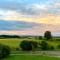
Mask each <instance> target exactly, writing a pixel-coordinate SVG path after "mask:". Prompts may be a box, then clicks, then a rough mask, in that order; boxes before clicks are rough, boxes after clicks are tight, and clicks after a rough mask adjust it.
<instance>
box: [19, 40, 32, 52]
mask: <svg viewBox="0 0 60 60" xmlns="http://www.w3.org/2000/svg"><path fill="white" fill-rule="evenodd" d="M20 47H21V49H22V50H25V51H30V50H32V44H31V43H30V42H29V41H22V42H21V44H20Z"/></svg>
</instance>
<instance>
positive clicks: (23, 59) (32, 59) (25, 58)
mask: <svg viewBox="0 0 60 60" xmlns="http://www.w3.org/2000/svg"><path fill="white" fill-rule="evenodd" d="M3 60H60V58H55V57H47V56H38V55H33V56H32V55H20V56H10V57H8V58H5V59H3Z"/></svg>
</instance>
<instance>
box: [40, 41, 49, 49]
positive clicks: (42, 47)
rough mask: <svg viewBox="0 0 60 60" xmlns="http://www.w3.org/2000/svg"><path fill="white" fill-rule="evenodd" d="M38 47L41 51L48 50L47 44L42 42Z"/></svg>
mask: <svg viewBox="0 0 60 60" xmlns="http://www.w3.org/2000/svg"><path fill="white" fill-rule="evenodd" d="M40 45H41V49H42V50H49V45H48V43H47V42H45V41H42V42H41V44H40Z"/></svg>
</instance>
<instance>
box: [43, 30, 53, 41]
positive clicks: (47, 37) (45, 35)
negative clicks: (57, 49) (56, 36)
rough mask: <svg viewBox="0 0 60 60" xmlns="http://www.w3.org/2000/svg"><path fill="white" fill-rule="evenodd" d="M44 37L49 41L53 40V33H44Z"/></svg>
mask: <svg viewBox="0 0 60 60" xmlns="http://www.w3.org/2000/svg"><path fill="white" fill-rule="evenodd" d="M44 37H45V38H46V39H47V40H48V39H51V38H52V35H51V32H50V31H46V32H45V33H44Z"/></svg>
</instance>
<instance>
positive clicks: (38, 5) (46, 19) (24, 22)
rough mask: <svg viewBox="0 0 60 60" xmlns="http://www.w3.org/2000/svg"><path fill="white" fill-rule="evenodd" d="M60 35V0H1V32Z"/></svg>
mask: <svg viewBox="0 0 60 60" xmlns="http://www.w3.org/2000/svg"><path fill="white" fill-rule="evenodd" d="M47 30H48V31H51V32H52V34H53V35H55V36H60V0H0V34H12V35H14V34H15V35H43V34H44V32H45V31H47Z"/></svg>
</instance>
